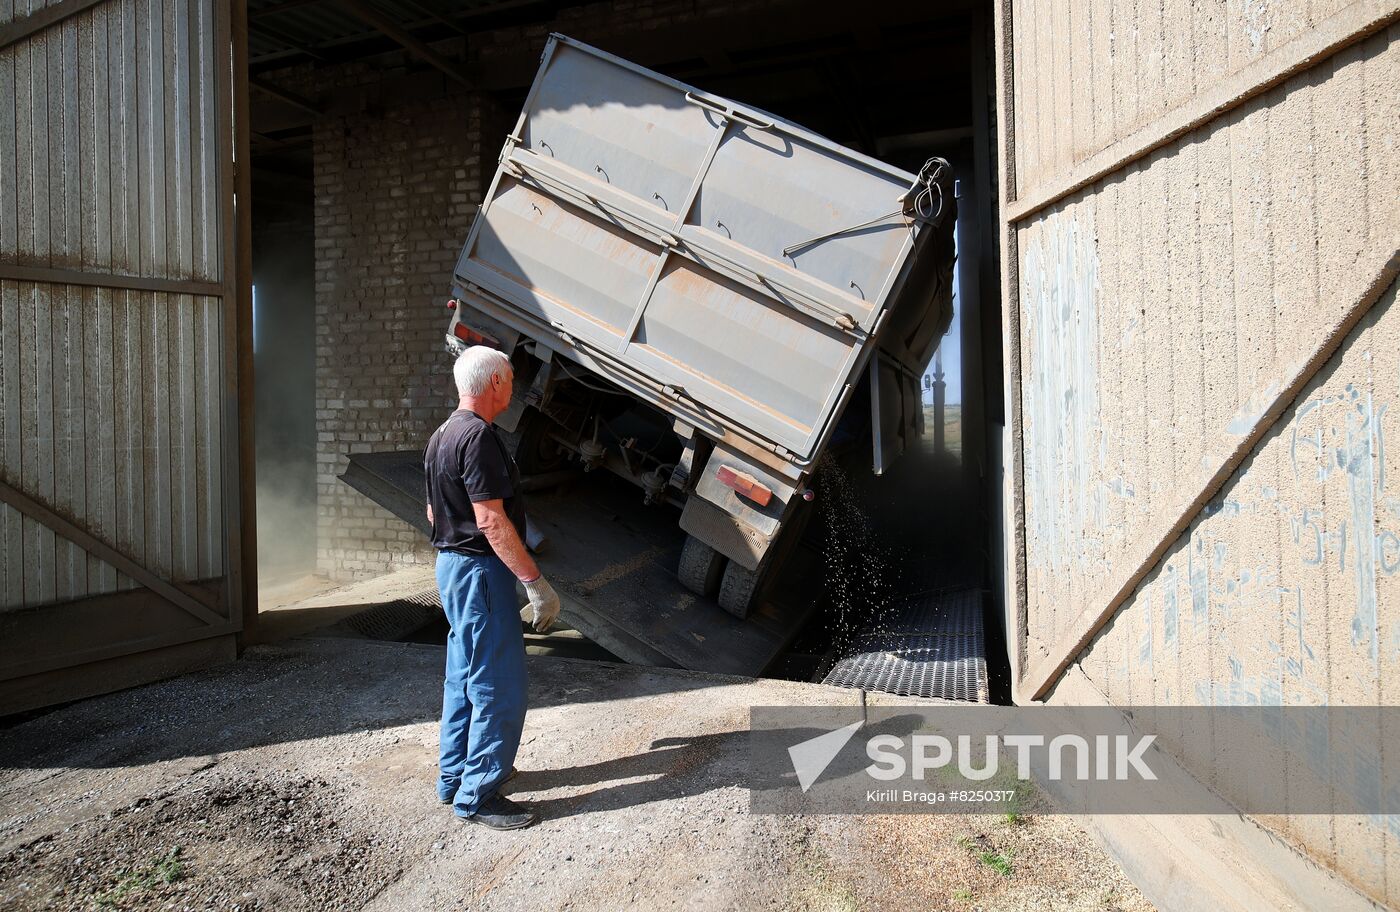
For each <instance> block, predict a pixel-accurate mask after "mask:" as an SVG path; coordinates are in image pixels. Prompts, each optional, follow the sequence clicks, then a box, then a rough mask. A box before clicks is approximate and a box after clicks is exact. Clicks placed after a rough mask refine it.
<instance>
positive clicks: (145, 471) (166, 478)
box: [0, 0, 246, 699]
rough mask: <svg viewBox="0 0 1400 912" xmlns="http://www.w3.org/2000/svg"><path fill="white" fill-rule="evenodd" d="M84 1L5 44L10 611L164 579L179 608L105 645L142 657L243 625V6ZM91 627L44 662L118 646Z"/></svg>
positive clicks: (3, 546)
mask: <svg viewBox="0 0 1400 912" xmlns="http://www.w3.org/2000/svg"><path fill="white" fill-rule="evenodd" d="M4 6H5V7H6V9H4V10H0V17H2V16H3V15H4V14H5V13H7V12H13V11H14V10H13V8H12V7H11V6H10V5H9V4H4ZM59 6H64V4H59ZM82 13H83V14H82V15H72V16H70V17H68V18H65V19H63V20H62V21H61V22H57V23H56V24H54V25H52V26H51V27H49V28H47V29H45V30H43V31H39V32H36V33H34V34H31V35H29V36H28V37H27V38H26V39H25V40H23V41H20V42H17V43H15V44H13V45H11V46H9V47H6V48H4V49H3V50H0V94H3V96H4V97H6V98H13V99H14V104H12V105H7V106H4V107H0V402H3V406H0V482H3V485H4V488H3V492H0V493H3V494H4V496H3V497H0V501H3V505H0V558H3V566H2V567H0V569H3V574H0V611H4V610H12V611H15V612H16V613H15V614H14V620H15V623H20V622H21V621H23V623H24V624H25V625H28V626H26V627H25V629H26V630H30V631H31V632H34V631H42V630H48V631H50V633H51V634H52V635H54V636H55V637H57V636H58V634H60V633H62V630H61V625H58V626H55V622H54V621H53V620H51V619H54V618H58V617H60V616H62V615H63V612H64V611H65V610H67V606H70V605H76V604H90V603H91V602H92V600H93V598H94V597H108V596H111V595H112V594H114V593H118V592H125V591H127V590H136V589H140V590H143V591H144V592H146V593H147V594H148V595H150V596H151V597H152V598H154V599H156V600H157V601H158V602H159V603H160V604H163V605H165V606H166V608H167V609H169V610H170V611H174V612H175V614H174V615H170V614H168V613H166V612H165V609H161V610H152V611H144V610H143V611H133V613H131V614H130V615H119V616H117V617H116V618H114V619H113V623H115V624H117V625H118V626H119V627H121V631H120V632H121V636H119V637H115V638H109V639H108V641H107V642H106V644H105V645H103V647H102V648H103V649H106V650H107V651H106V652H104V653H103V657H104V659H110V658H112V657H113V656H115V655H117V654H128V653H129V654H132V655H133V659H132V661H133V665H132V667H133V668H135V667H136V666H137V665H139V664H140V659H139V658H137V657H135V656H136V654H138V653H141V652H142V651H143V650H145V649H147V648H150V649H153V650H158V649H160V648H164V647H167V646H169V644H170V643H172V642H175V640H172V639H171V637H172V636H174V637H176V638H183V639H182V640H181V641H184V640H189V639H193V638H197V637H220V636H227V634H229V633H231V632H232V631H233V630H234V629H236V628H237V626H238V624H239V622H240V618H239V617H238V615H237V613H236V612H235V613H234V615H233V616H232V617H230V616H228V615H227V614H226V613H225V612H226V611H227V607H228V606H229V605H230V604H234V603H236V599H235V598H233V597H232V593H231V586H232V580H231V578H230V574H229V568H230V564H231V561H236V560H239V559H240V554H239V551H238V549H237V545H236V544H234V545H231V543H230V540H229V535H228V532H227V529H228V524H229V523H235V524H236V523H237V513H236V512H234V513H232V514H231V513H230V512H229V511H228V510H226V509H225V505H226V503H227V501H228V495H227V494H226V490H232V491H233V492H234V496H235V497H236V496H238V493H239V488H238V478H237V474H236V466H237V465H238V462H239V458H240V451H239V449H238V440H239V435H238V433H237V430H238V421H239V416H240V412H241V411H242V410H243V409H244V407H245V405H244V404H242V403H240V398H239V395H238V391H239V390H240V389H241V388H242V384H240V383H239V374H238V373H237V371H236V363H234V362H233V359H234V356H235V354H236V353H237V350H238V346H239V344H240V343H239V339H238V338H237V337H236V336H235V335H234V334H233V330H232V329H231V326H232V322H233V321H234V320H235V319H237V317H238V316H239V315H240V312H238V311H236V310H235V309H234V308H235V307H236V306H237V305H236V304H231V303H230V301H231V300H232V299H233V298H234V297H235V295H234V291H235V290H236V289H237V288H238V283H237V282H236V280H235V277H236V275H238V274H239V270H237V269H235V268H234V257H233V256H231V255H230V253H229V250H230V249H231V248H230V247H228V244H231V234H232V229H231V228H230V227H228V225H229V224H231V220H232V179H231V166H230V162H231V159H232V155H233V145H232V139H231V137H232V130H231V123H232V112H231V110H230V105H229V104H228V102H227V101H226V99H227V98H229V97H231V94H232V92H231V88H230V86H229V85H228V80H227V72H228V64H229V61H230V53H231V38H230V31H229V26H228V17H229V6H228V4H227V2H226V0H194V2H178V3H150V2H147V0H108V2H105V3H101V4H96V5H92V6H91V8H90V9H85V10H83V11H82ZM221 74H223V75H221ZM245 160H246V155H245ZM245 198H246V197H245ZM244 309H245V310H246V305H245V307H244ZM226 310H227V311H228V313H226V312H225V311H226ZM194 581H204V582H205V584H207V585H210V586H213V587H214V588H216V589H218V590H222V591H220V593H219V595H218V597H217V598H215V599H213V600H206V599H205V598H204V597H203V596H201V595H200V594H199V591H201V590H195V589H192V588H191V584H192V583H193V582H194ZM113 597H115V596H113ZM142 604H145V603H144V602H143V603H142ZM152 604H154V603H152ZM216 605H217V606H218V607H217V608H215V607H214V606H216ZM24 609H29V610H24ZM175 617H181V618H184V619H185V620H183V621H178V622H177V621H175V620H173V618H175ZM191 624H193V625H194V626H193V627H190V625H191ZM80 639H81V638H77V639H73V640H72V644H71V645H72V649H71V650H70V651H69V652H68V653H65V652H64V651H63V645H64V643H65V642H66V639H64V638H61V637H60V638H58V639H55V651H54V652H53V653H51V654H48V655H47V656H46V657H45V658H44V659H43V662H44V663H45V669H44V673H45V674H49V673H51V672H53V671H54V670H56V669H59V668H61V667H62V666H63V664H64V662H65V661H67V662H68V664H69V665H75V666H76V665H81V664H82V663H85V662H90V661H98V659H94V658H92V656H89V655H88V652H91V649H89V648H88V647H87V646H83V644H82V643H80V642H79V640H80ZM117 643H120V644H123V645H122V646H121V647H120V649H118V651H117V653H112V652H111V650H112V649H113V648H116V647H115V646H114V645H113V644H117ZM80 647H81V648H80ZM92 648H97V647H96V646H93V647H92ZM85 650H86V651H85ZM123 650H124V652H123ZM65 655H67V659H65V658H64V656H65ZM94 655H95V653H94ZM84 656H87V657H86V658H85V657H84ZM36 661H37V659H36ZM152 667H154V666H152ZM104 668H108V669H109V670H110V663H109V664H108V665H107V666H104ZM75 673H76V672H75ZM104 673H105V672H104ZM36 674H38V672H36ZM35 680H38V679H37V678H36V679H35ZM44 680H49V679H48V678H45V679H44ZM31 683H32V682H31ZM16 686H19V685H18V684H16ZM23 686H24V688H26V690H25V692H26V693H27V694H30V696H31V697H32V696H33V694H34V693H37V692H38V691H33V690H32V688H30V685H29V684H24V685H23ZM60 689H61V688H60ZM57 692H58V691H57V690H56V691H55V693H57ZM29 698H30V697H26V699H29Z"/></svg>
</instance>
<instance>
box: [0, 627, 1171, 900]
mask: <svg viewBox="0 0 1400 912" xmlns="http://www.w3.org/2000/svg"><path fill="white" fill-rule="evenodd" d="M528 661H529V666H528V667H529V673H530V691H531V710H530V714H529V717H528V718H527V721H526V732H525V738H524V742H523V744H522V748H521V754H520V758H519V760H518V765H519V766H520V768H521V770H522V773H521V775H520V776H519V777H518V779H517V780H515V782H514V783H513V784H512V789H513V792H514V795H515V797H516V798H518V799H520V800H524V801H527V802H529V803H531V804H533V805H534V806H535V807H536V808H538V809H539V810H540V811H541V812H542V813H543V815H544V818H545V819H544V822H543V823H541V824H540V825H539V826H536V827H533V828H531V829H528V830H524V831H521V832H517V833H508V834H501V833H493V832H490V831H487V830H484V829H482V828H480V827H475V826H472V825H470V824H465V823H463V822H461V821H459V820H457V818H455V817H454V816H453V815H452V814H451V812H450V811H449V810H447V809H445V808H443V807H442V806H441V805H439V804H438V803H437V801H436V798H435V795H434V794H433V791H432V783H433V778H434V775H435V771H436V766H435V764H436V739H437V726H436V713H437V709H438V704H439V700H440V693H441V668H442V653H441V650H440V649H439V648H436V647H429V646H418V645H413V644H398V643H379V642H373V641H358V640H349V639H332V638H321V639H316V638H313V639H301V640H290V641H286V642H284V643H280V644H276V645H269V646H260V647H257V648H254V649H252V650H250V651H249V652H248V653H246V654H245V656H244V657H243V658H242V659H241V660H240V661H238V662H237V663H235V664H233V665H230V666H225V667H223V668H219V669H211V670H210V671H207V672H202V673H199V674H196V675H190V676H187V677H184V678H179V679H176V680H173V681H167V682H164V683H161V684H156V685H151V686H148V687H142V688H136V689H134V690H129V691H125V692H122V693H118V694H113V695H110V696H106V697H100V698H97V699H93V700H87V701H83V702H81V703H77V704H74V705H72V706H68V707H65V708H62V709H59V710H55V711H53V712H50V713H47V714H44V715H42V716H38V717H36V718H32V719H30V720H28V721H25V722H21V723H18V724H11V725H10V726H9V727H8V728H0V910H3V912H11V910H16V912H17V910H25V912H29V910H43V909H75V910H78V909H80V910H100V909H172V910H175V909H190V910H253V909H269V910H290V912H298V910H328V909H362V908H363V909H372V910H415V912H416V910H439V909H441V910H448V909H472V910H490V909H539V908H542V909H618V908H624V907H627V908H633V907H635V908H642V909H673V908H675V909H689V908H694V909H774V910H838V909H839V910H852V909H902V908H917V909H921V910H934V909H948V910H958V912H961V910H974V909H986V910H1013V909H1015V910H1020V909H1073V910H1145V909H1149V908H1150V906H1149V905H1148V904H1147V902H1146V901H1145V900H1144V899H1143V898H1142V896H1141V895H1140V894H1138V892H1137V891H1136V890H1135V889H1134V888H1133V886H1132V885H1131V884H1130V883H1128V882H1127V880H1126V879H1125V878H1124V877H1123V875H1122V873H1121V872H1120V871H1119V869H1118V868H1117V866H1116V865H1115V864H1114V863H1113V862H1112V861H1110V860H1109V859H1108V858H1107V857H1106V856H1105V855H1104V854H1103V853H1102V852H1101V851H1100V850H1099V849H1098V848H1097V847H1096V846H1095V845H1094V843H1093V842H1092V841H1091V840H1090V839H1089V838H1088V837H1087V836H1086V834H1085V833H1084V831H1083V830H1081V829H1080V828H1079V827H1078V826H1076V825H1075V823H1074V821H1073V819H1072V818H1067V817H1050V816H1039V817H1037V816H1028V817H1023V818H1021V819H1019V820H1017V821H1008V820H1006V819H1005V818H1001V817H966V816H954V815H928V816H916V815H898V816H889V817H874V816H867V817H856V816H845V817H782V816H764V815H753V814H750V813H749V812H748V794H747V791H746V790H745V789H744V788H742V787H741V785H740V784H739V783H740V782H741V781H742V780H743V775H744V770H745V767H746V763H747V748H746V741H745V732H746V729H747V718H748V708H749V707H750V706H752V705H773V704H779V703H792V704H798V703H800V704H830V703H848V702H850V701H852V700H853V699H854V697H853V694H852V692H850V691H841V690H837V689H834V688H826V687H820V686H814V685H803V684H796V683H792V682H784V681H768V680H759V681H752V680H747V679H738V678H724V677H718V676H710V675H697V674H691V673H686V672H671V671H661V670H650V669H644V668H637V667H633V666H625V665H622V666H619V665H611V664H605V663H590V662H580V661H575V660H569V659H559V658H547V657H531V658H530V659H529V660H528ZM891 702H893V701H892V700H891Z"/></svg>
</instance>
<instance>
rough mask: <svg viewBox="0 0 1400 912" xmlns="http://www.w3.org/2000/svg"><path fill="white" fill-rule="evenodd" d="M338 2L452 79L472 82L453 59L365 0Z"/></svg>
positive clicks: (463, 83) (466, 82)
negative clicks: (425, 42) (443, 54)
mask: <svg viewBox="0 0 1400 912" xmlns="http://www.w3.org/2000/svg"><path fill="white" fill-rule="evenodd" d="M337 2H338V3H339V4H340V6H341V7H342V8H343V9H344V10H346V11H347V12H349V13H350V14H352V15H354V16H355V17H356V18H358V19H359V20H360V21H361V22H363V23H365V24H366V25H368V26H371V27H372V28H374V29H375V30H376V31H379V32H382V33H383V34H384V35H386V36H387V37H389V38H391V39H393V40H394V41H396V42H398V43H399V44H401V45H403V47H404V49H405V50H407V51H408V52H409V53H411V54H413V55H414V56H415V57H418V58H419V59H421V60H422V61H423V62H424V63H427V64H429V65H430V66H433V67H436V68H437V69H439V70H441V71H442V72H443V73H444V74H445V75H446V76H448V77H449V78H450V79H453V80H456V81H457V82H459V83H461V84H462V85H464V86H465V85H469V84H470V83H469V82H468V80H467V77H466V76H464V75H462V68H461V67H459V66H457V65H454V64H453V62H452V61H450V60H448V59H447V58H446V57H443V56H442V55H440V54H438V52H437V51H434V50H433V49H432V48H430V47H428V46H427V45H426V44H424V43H423V42H422V41H420V40H418V39H417V38H415V37H413V35H411V34H410V33H408V32H407V31H405V30H404V29H403V28H401V27H400V26H399V25H398V23H396V22H394V21H393V20H392V19H390V18H389V17H388V16H385V15H384V14H383V13H381V12H380V11H379V10H377V9H375V8H374V7H372V6H370V5H369V4H368V3H366V2H365V0H337Z"/></svg>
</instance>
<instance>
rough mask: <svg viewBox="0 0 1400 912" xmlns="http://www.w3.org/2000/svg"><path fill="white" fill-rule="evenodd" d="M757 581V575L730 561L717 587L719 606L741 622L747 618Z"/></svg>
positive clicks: (756, 588)
mask: <svg viewBox="0 0 1400 912" xmlns="http://www.w3.org/2000/svg"><path fill="white" fill-rule="evenodd" d="M758 579H759V577H758V574H757V573H755V572H753V571H752V570H750V569H749V568H748V567H743V566H740V565H739V564H736V563H734V561H730V562H729V565H728V566H726V567H725V568H724V579H723V580H722V581H721V582H720V586H719V606H720V607H721V608H723V609H724V610H725V611H728V612H729V613H730V614H732V615H734V616H735V617H736V618H739V619H741V620H742V619H743V618H746V617H748V616H749V608H750V607H751V605H752V603H753V601H754V594H755V593H756V592H757V590H758Z"/></svg>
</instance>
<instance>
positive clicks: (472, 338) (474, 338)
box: [452, 322, 501, 348]
mask: <svg viewBox="0 0 1400 912" xmlns="http://www.w3.org/2000/svg"><path fill="white" fill-rule="evenodd" d="M452 335H454V336H456V337H457V338H459V339H461V340H462V341H463V342H465V343H467V344H468V345H489V346H490V347H491V348H500V347H501V343H500V342H497V341H496V340H495V339H493V338H491V337H490V336H483V335H482V334H481V333H479V332H477V331H476V330H474V329H472V328H470V327H469V326H467V324H465V323H460V322H459V323H458V324H457V325H456V326H454V327H452Z"/></svg>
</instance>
